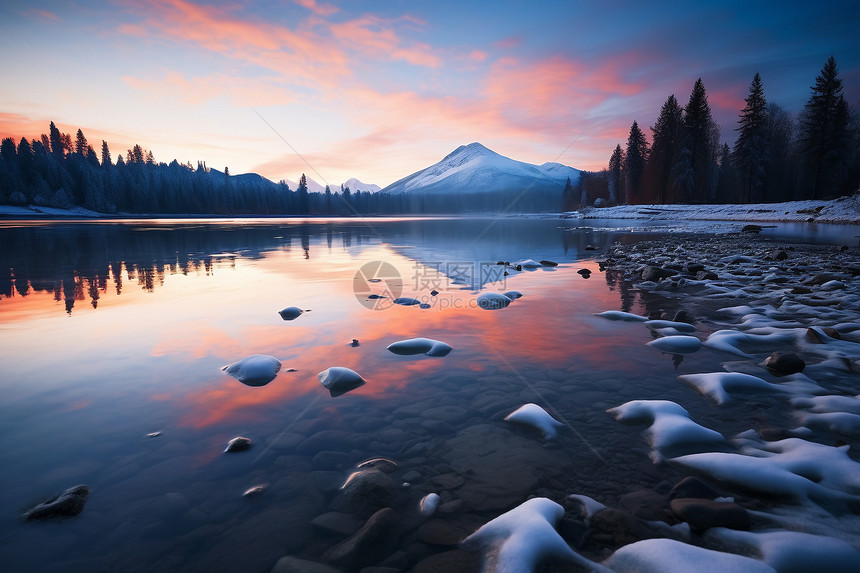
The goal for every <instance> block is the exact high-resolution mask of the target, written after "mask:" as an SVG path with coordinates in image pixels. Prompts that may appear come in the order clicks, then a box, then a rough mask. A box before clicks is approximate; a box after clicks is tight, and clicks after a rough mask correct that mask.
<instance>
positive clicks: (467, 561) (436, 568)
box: [412, 549, 481, 573]
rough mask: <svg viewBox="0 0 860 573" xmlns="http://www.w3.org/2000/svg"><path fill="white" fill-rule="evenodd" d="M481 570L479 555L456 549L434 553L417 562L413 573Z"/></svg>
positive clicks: (463, 572)
mask: <svg viewBox="0 0 860 573" xmlns="http://www.w3.org/2000/svg"><path fill="white" fill-rule="evenodd" d="M480 568H481V554H480V553H477V552H474V551H463V550H462V549H456V550H453V551H444V552H442V553H434V554H432V555H430V556H428V557H426V558H424V559H422V560H421V561H419V562H418V563H417V564H416V565H415V568H414V569H412V572H413V573H440V572H441V571H444V572H445V573H475V572H476V571H479V570H480Z"/></svg>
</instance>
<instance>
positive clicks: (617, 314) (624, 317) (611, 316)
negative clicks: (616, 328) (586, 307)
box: [594, 310, 648, 322]
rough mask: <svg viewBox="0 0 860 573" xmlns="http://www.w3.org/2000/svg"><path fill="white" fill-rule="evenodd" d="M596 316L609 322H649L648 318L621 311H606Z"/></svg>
mask: <svg viewBox="0 0 860 573" xmlns="http://www.w3.org/2000/svg"><path fill="white" fill-rule="evenodd" d="M594 316H599V317H601V318H605V319H607V320H620V321H624V322H645V321H647V320H648V317H647V316H640V315H638V314H633V313H632V312H624V311H621V310H605V311H603V312H598V313H597V314H595V315H594Z"/></svg>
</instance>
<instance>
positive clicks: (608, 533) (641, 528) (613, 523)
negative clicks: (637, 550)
mask: <svg viewBox="0 0 860 573" xmlns="http://www.w3.org/2000/svg"><path fill="white" fill-rule="evenodd" d="M589 523H590V526H591V529H589V531H588V533H587V534H586V536H587V537H588V538H590V540H591V541H593V542H594V543H598V544H600V545H604V546H606V547H610V548H611V549H618V548H619V547H622V546H624V545H629V544H630V543H635V542H637V541H641V540H643V539H653V538H655V537H659V534H658V533H657V532H656V531H654V530H653V529H652V528H651V527H650V526H649V525H648V524H647V523H646V522H645V521H644V520H642V519H639V518H638V517H636V516H635V515H633V514H632V513H629V512H627V511H621V510H619V509H614V508H611V507H609V508H606V509H604V510H601V511H598V512H597V513H595V514H594V515H592V516H591V521H590V522H589Z"/></svg>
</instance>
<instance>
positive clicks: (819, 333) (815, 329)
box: [806, 326, 842, 344]
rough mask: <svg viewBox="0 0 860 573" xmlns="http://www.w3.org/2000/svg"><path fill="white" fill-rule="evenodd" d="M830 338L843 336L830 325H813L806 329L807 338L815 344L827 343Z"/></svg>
mask: <svg viewBox="0 0 860 573" xmlns="http://www.w3.org/2000/svg"><path fill="white" fill-rule="evenodd" d="M828 338H835V339H837V340H839V339H841V338H842V336H841V335H840V334H839V333H838V332H837V331H836V330H834V329H833V328H830V327H829V326H825V327H823V328H822V327H820V326H811V327H809V328H807V329H806V339H807V340H809V341H810V342H814V343H815V344H827V339H828Z"/></svg>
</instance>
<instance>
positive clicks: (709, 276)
mask: <svg viewBox="0 0 860 573" xmlns="http://www.w3.org/2000/svg"><path fill="white" fill-rule="evenodd" d="M718 278H720V277H719V275H717V273H714V272H711V271H699V272H697V273H696V280H697V281H714V280H717V279H718Z"/></svg>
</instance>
